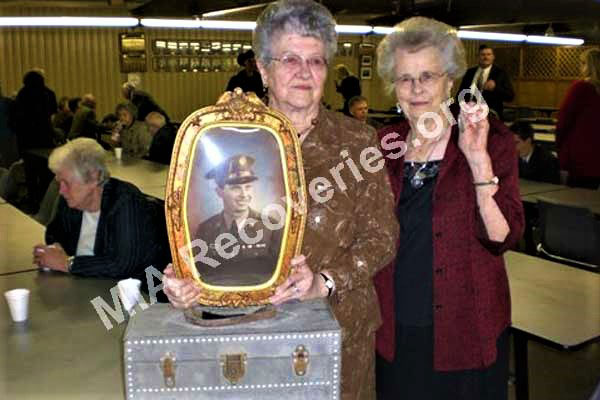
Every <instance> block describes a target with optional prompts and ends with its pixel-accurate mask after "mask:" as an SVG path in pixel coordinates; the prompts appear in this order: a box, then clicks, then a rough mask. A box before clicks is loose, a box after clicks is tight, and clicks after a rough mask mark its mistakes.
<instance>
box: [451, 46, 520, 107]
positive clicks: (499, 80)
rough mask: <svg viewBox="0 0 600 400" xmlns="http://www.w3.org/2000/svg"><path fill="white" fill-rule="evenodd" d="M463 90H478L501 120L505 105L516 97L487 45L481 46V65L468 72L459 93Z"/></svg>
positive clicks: (507, 78)
mask: <svg viewBox="0 0 600 400" xmlns="http://www.w3.org/2000/svg"><path fill="white" fill-rule="evenodd" d="M463 89H471V91H472V92H473V91H474V89H478V90H479V91H480V92H481V93H482V94H483V98H484V99H485V101H486V103H487V105H488V107H489V108H490V111H493V112H495V113H496V114H497V115H498V117H499V118H500V119H502V113H503V111H504V104H503V103H504V102H505V101H512V99H513V98H514V97H515V92H514V91H513V88H512V83H511V82H510V78H509V76H508V74H507V73H506V72H505V71H504V70H503V69H501V68H500V67H498V66H496V65H494V50H492V48H491V47H489V46H487V45H485V44H482V45H481V46H479V65H478V66H477V67H473V68H469V69H468V70H467V73H466V74H465V76H464V77H463V80H462V82H461V84H460V88H459V89H458V93H459V94H460V92H461V91H462V90H463ZM467 100H468V98H467Z"/></svg>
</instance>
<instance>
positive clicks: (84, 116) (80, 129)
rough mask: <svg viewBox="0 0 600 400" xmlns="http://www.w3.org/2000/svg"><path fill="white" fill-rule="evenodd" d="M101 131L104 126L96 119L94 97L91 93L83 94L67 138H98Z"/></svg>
mask: <svg viewBox="0 0 600 400" xmlns="http://www.w3.org/2000/svg"><path fill="white" fill-rule="evenodd" d="M103 131H104V128H103V127H102V125H100V124H99V123H98V121H97V120H96V98H95V97H94V95H93V94H91V93H88V94H85V95H84V96H83V98H82V99H81V101H80V102H79V106H78V108H77V111H76V112H75V115H74V116H73V123H72V124H71V129H70V131H69V132H68V134H69V139H70V140H73V139H75V138H78V137H88V138H92V139H96V140H98V139H99V138H100V134H101V133H102V132H103Z"/></svg>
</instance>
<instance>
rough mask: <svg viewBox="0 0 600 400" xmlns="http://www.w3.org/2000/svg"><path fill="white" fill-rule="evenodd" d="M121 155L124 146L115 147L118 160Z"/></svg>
mask: <svg viewBox="0 0 600 400" xmlns="http://www.w3.org/2000/svg"><path fill="white" fill-rule="evenodd" d="M121 157H123V148H122V147H115V158H116V159H117V160H120V159H121Z"/></svg>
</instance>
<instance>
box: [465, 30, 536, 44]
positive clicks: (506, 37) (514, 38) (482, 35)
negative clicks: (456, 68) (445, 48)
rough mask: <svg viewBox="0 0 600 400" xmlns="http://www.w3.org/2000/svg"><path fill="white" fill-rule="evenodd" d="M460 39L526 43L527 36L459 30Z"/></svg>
mask: <svg viewBox="0 0 600 400" xmlns="http://www.w3.org/2000/svg"><path fill="white" fill-rule="evenodd" d="M458 37H459V38H461V39H479V40H493V41H501V42H524V41H525V39H527V36H525V35H521V34H516V33H500V32H482V31H465V30H459V31H458Z"/></svg>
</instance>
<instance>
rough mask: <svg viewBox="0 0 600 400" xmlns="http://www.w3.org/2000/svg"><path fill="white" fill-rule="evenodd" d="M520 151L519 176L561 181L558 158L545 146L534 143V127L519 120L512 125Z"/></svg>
mask: <svg viewBox="0 0 600 400" xmlns="http://www.w3.org/2000/svg"><path fill="white" fill-rule="evenodd" d="M510 130H511V131H513V133H514V134H515V144H516V146H517V152H518V153H519V177H520V178H523V179H529V180H532V181H539V182H547V183H556V184H558V183H560V173H559V167H558V159H557V158H556V157H554V156H553V155H552V153H550V152H549V151H548V150H546V149H545V148H543V147H541V146H539V145H537V144H535V143H533V134H534V132H533V128H532V127H531V125H530V124H529V123H527V122H523V121H519V122H515V123H514V124H512V125H511V126H510Z"/></svg>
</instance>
